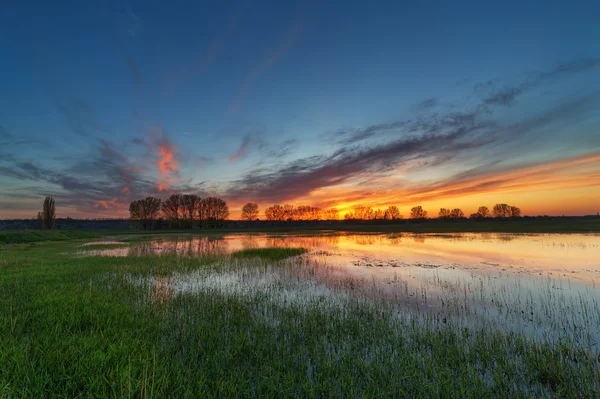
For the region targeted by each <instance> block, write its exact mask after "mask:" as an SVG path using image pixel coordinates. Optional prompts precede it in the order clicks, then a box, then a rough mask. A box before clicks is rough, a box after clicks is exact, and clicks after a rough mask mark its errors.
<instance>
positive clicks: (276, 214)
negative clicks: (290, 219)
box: [265, 205, 285, 221]
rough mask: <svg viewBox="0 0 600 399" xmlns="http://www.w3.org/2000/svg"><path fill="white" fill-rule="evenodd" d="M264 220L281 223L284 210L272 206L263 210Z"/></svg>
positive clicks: (278, 206) (281, 207)
mask: <svg viewBox="0 0 600 399" xmlns="http://www.w3.org/2000/svg"><path fill="white" fill-rule="evenodd" d="M265 218H266V219H267V220H271V221H282V220H284V218H285V209H284V208H283V206H281V205H273V206H270V207H268V208H267V209H265Z"/></svg>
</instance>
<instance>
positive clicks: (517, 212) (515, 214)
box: [510, 205, 521, 218]
mask: <svg viewBox="0 0 600 399" xmlns="http://www.w3.org/2000/svg"><path fill="white" fill-rule="evenodd" d="M510 217H512V218H520V217H521V209H520V208H519V207H517V206H512V205H511V207H510Z"/></svg>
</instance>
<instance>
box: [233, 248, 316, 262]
mask: <svg viewBox="0 0 600 399" xmlns="http://www.w3.org/2000/svg"><path fill="white" fill-rule="evenodd" d="M306 252H308V250H307V249H305V248H280V247H271V248H250V249H243V250H241V251H236V252H233V253H232V254H231V256H232V257H233V258H238V259H244V258H262V259H265V260H271V261H278V260H283V259H286V258H290V257H292V256H298V255H302V254H304V253H306Z"/></svg>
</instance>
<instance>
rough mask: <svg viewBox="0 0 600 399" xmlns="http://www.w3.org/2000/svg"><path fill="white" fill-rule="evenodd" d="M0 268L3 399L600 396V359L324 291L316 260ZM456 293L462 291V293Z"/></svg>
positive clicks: (65, 256) (68, 248)
mask: <svg viewBox="0 0 600 399" xmlns="http://www.w3.org/2000/svg"><path fill="white" fill-rule="evenodd" d="M79 248H80V247H79V246H78V245H76V244H74V243H56V244H48V245H44V246H40V247H32V248H21V249H8V250H5V251H3V253H2V257H1V258H0V287H1V289H0V348H2V349H1V350H0V397H32V398H44V397H124V396H127V397H164V396H171V397H265V396H270V397H276V396H279V397H282V396H302V397H356V396H359V397H376V396H395V397H403V396H411V397H461V398H462V397H531V396H536V397H546V396H547V397H551V396H553V395H560V396H565V397H597V396H598V395H599V394H600V374H599V370H598V366H599V365H598V357H597V353H595V352H592V351H590V350H589V349H586V348H585V347H583V346H582V345H580V344H578V343H577V342H569V341H568V340H566V341H564V342H562V343H561V344H549V343H544V342H534V341H531V340H530V339H529V338H527V337H525V336H522V335H518V334H506V333H501V332H500V331H496V330H491V329H480V328H478V329H469V328H467V327H465V326H459V325H455V324H453V323H452V322H451V321H450V320H448V321H446V320H445V319H444V320H443V321H442V320H439V319H438V318H437V317H436V315H435V314H433V313H428V312H417V313H414V312H413V313H411V312H409V311H406V312H405V311H402V310H401V309H399V308H397V307H394V306H392V305H391V304H389V303H387V302H385V301H377V300H370V299H368V298H365V297H363V296H357V295H354V293H353V289H354V287H355V286H354V285H341V286H339V287H330V286H326V285H323V284H321V283H319V281H317V280H314V279H311V276H314V275H316V274H318V273H319V271H320V270H322V269H323V267H322V265H319V264H313V263H311V262H310V261H309V260H308V259H307V258H305V257H295V256H294V255H297V254H299V253H300V252H302V250H299V249H296V250H295V251H288V252H287V253H283V252H282V251H281V249H275V250H271V249H267V250H262V251H258V252H252V253H249V252H238V253H237V255H234V256H228V255H220V256H203V257H188V256H180V255H166V256H154V257H147V256H141V257H123V258H109V257H75V256H73V254H74V253H75V252H76V251H79ZM457 295H458V296H460V295H461V293H457Z"/></svg>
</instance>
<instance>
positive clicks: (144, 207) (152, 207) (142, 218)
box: [129, 197, 161, 230]
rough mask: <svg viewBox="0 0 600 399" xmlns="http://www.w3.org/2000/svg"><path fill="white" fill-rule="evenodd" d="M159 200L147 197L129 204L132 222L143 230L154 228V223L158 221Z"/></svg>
mask: <svg viewBox="0 0 600 399" xmlns="http://www.w3.org/2000/svg"><path fill="white" fill-rule="evenodd" d="M160 205H161V201H160V198H155V197H147V198H144V199H141V200H137V201H133V202H132V203H131V204H129V215H130V217H131V220H132V221H135V222H137V223H138V224H139V225H140V226H141V227H142V228H143V229H144V230H150V229H152V228H153V227H154V221H155V220H157V219H158V217H159V215H160V208H161V206H160Z"/></svg>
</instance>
